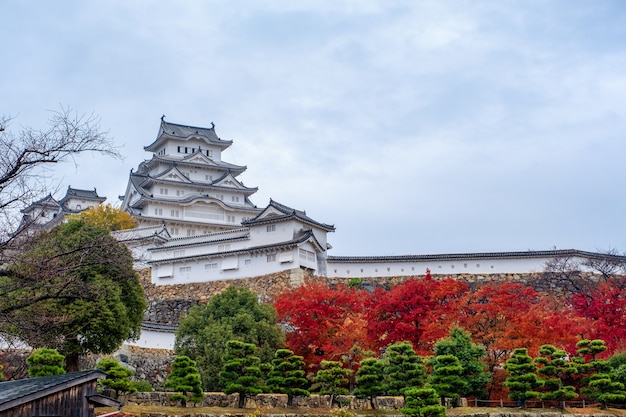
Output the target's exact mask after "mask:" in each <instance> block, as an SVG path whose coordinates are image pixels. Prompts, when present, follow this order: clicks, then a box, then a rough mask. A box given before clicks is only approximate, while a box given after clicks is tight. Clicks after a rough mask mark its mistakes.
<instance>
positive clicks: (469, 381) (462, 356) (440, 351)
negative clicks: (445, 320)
mask: <svg viewBox="0 0 626 417" xmlns="http://www.w3.org/2000/svg"><path fill="white" fill-rule="evenodd" d="M486 352H487V350H486V349H485V347H484V346H480V345H478V344H476V343H473V342H472V339H471V337H470V334H469V333H468V332H467V331H465V330H463V329H462V328H460V327H453V328H452V329H451V330H450V334H449V336H448V337H446V338H444V339H441V340H439V341H438V342H437V343H436V344H435V355H454V356H456V357H457V358H458V359H459V362H460V363H461V366H462V367H463V372H462V373H461V376H462V378H463V380H464V381H465V382H466V384H465V386H464V388H463V392H460V395H461V396H462V397H468V396H473V397H479V398H483V397H486V396H487V392H486V386H487V384H488V383H489V382H490V381H491V374H490V373H489V372H487V371H486V369H487V365H486V363H485V362H484V361H483V360H482V359H484V358H485V355H486Z"/></svg>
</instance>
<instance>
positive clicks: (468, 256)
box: [327, 249, 626, 263]
mask: <svg viewBox="0 0 626 417" xmlns="http://www.w3.org/2000/svg"><path fill="white" fill-rule="evenodd" d="M562 257H581V258H590V259H615V260H619V261H620V262H626V257H624V256H617V255H607V254H600V253H594V252H585V251H580V250H577V249H558V250H544V251H525V252H482V253H480V252H478V253H448V254H434V255H398V256H329V257H328V258H327V262H328V263H333V262H337V263H339V262H343V263H374V262H420V261H459V260H478V259H532V258H562Z"/></svg>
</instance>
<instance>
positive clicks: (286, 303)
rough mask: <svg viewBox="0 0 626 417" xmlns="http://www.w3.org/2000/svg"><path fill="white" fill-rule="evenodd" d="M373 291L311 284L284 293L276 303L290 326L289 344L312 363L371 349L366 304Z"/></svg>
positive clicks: (282, 319) (279, 311) (283, 318)
mask: <svg viewBox="0 0 626 417" xmlns="http://www.w3.org/2000/svg"><path fill="white" fill-rule="evenodd" d="M368 298H369V293H368V292H366V291H364V290H359V289H352V288H349V287H348V286H346V285H337V286H335V287H333V288H329V287H328V286H326V285H322V284H307V285H304V286H301V287H298V288H296V289H294V290H292V291H288V292H285V293H283V294H281V295H280V296H279V297H278V298H277V299H276V301H275V303H274V307H275V308H276V311H277V312H278V316H279V321H280V322H282V323H284V324H285V325H286V327H287V346H288V347H289V349H291V350H292V351H294V352H295V353H296V354H297V355H301V356H303V357H304V360H305V362H306V363H307V364H309V365H317V364H319V363H320V362H321V361H322V360H335V361H337V360H342V357H343V356H347V357H350V358H351V359H353V360H354V361H358V360H360V359H359V358H352V356H354V352H359V351H362V350H367V349H368V348H369V345H368V343H367V338H366V327H367V326H366V323H365V319H364V312H363V308H364V305H365V303H366V302H367V299H368Z"/></svg>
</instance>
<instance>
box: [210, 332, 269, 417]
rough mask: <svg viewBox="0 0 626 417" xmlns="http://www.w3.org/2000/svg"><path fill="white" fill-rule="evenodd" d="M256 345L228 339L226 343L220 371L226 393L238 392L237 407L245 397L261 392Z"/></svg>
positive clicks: (261, 385) (261, 381)
mask: <svg viewBox="0 0 626 417" xmlns="http://www.w3.org/2000/svg"><path fill="white" fill-rule="evenodd" d="M256 350H257V347H256V346H255V345H254V344H252V343H245V342H241V341H239V340H229V341H228V342H227V343H226V357H225V358H224V360H225V363H224V368H223V370H222V372H220V378H221V379H222V386H223V387H224V392H225V393H226V394H234V393H237V394H239V403H238V405H239V408H243V406H244V405H245V402H246V398H248V397H251V396H253V395H256V394H260V393H261V392H263V372H262V371H261V359H259V357H258V356H256V355H255V352H256Z"/></svg>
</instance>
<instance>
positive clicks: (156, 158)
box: [138, 154, 248, 175]
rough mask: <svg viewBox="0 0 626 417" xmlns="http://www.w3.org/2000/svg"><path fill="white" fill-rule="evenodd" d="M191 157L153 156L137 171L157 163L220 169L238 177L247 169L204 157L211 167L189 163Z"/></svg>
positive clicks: (193, 162) (198, 163)
mask: <svg viewBox="0 0 626 417" xmlns="http://www.w3.org/2000/svg"><path fill="white" fill-rule="evenodd" d="M193 156H194V155H193V154H191V155H189V156H187V157H186V158H183V159H179V158H172V157H170V156H162V155H153V156H152V158H151V159H148V160H146V161H143V162H142V163H141V164H140V166H139V169H140V168H141V165H144V166H145V168H149V167H150V165H154V164H155V163H158V162H164V163H167V164H176V165H191V166H202V167H211V168H218V169H221V170H230V171H231V172H233V173H234V174H235V175H239V174H241V173H242V172H244V171H245V170H246V169H248V167H247V166H245V165H235V164H231V163H230V162H226V161H221V160H220V161H216V160H214V159H210V158H206V157H205V158H206V159H209V160H210V161H211V165H207V164H202V163H200V162H196V161H190V160H189V159H190V158H191V157H193ZM139 169H138V170H139Z"/></svg>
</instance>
